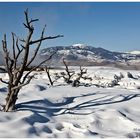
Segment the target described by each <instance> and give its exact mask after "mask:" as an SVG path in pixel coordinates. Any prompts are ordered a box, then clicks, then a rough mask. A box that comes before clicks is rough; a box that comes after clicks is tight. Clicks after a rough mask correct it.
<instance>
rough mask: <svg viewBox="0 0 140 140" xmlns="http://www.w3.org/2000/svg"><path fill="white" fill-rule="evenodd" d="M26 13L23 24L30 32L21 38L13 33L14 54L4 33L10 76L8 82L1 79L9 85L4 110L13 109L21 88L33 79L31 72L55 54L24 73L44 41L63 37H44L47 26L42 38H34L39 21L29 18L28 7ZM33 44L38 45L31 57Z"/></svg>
mask: <svg viewBox="0 0 140 140" xmlns="http://www.w3.org/2000/svg"><path fill="white" fill-rule="evenodd" d="M24 14H25V23H23V24H24V26H25V28H26V29H27V31H28V34H27V37H26V38H25V39H20V38H19V37H17V36H16V35H15V34H14V33H12V54H10V52H9V50H8V45H7V39H6V34H5V35H4V39H3V40H2V47H3V52H4V60H5V65H6V69H7V73H8V76H9V80H8V82H7V81H4V80H2V79H0V81H1V82H3V83H5V84H7V85H8V93H7V97H6V104H5V105H4V106H3V111H4V112H8V111H12V110H13V109H14V108H15V104H16V101H17V99H18V93H19V91H20V89H21V88H22V87H23V86H25V85H27V84H29V83H30V81H31V79H32V78H33V76H31V75H30V74H31V72H32V71H34V70H35V69H36V68H39V67H40V66H41V65H42V64H44V63H45V62H46V61H48V60H50V59H51V58H52V56H53V55H54V53H53V54H51V55H50V56H49V57H48V58H47V59H46V60H44V61H42V62H41V63H39V64H38V65H36V66H33V67H32V68H31V69H30V70H29V71H27V72H26V73H25V74H24V71H25V70H26V69H28V67H29V66H30V65H31V64H32V62H33V61H34V59H35V58H36V56H37V53H38V51H39V49H40V46H41V44H42V41H45V40H48V39H55V38H58V37H62V35H57V36H48V37H44V32H45V27H46V26H45V27H44V28H43V30H42V33H41V36H40V38H39V39H36V40H32V36H33V33H34V26H33V23H34V22H36V21H38V19H29V16H28V9H27V10H26V11H25V12H24ZM33 45H34V46H35V45H36V48H35V50H34V54H33V55H32V57H31V58H29V51H30V47H31V46H33ZM20 57H23V58H22V60H21V61H22V63H21V65H19V64H18V61H19V58H20Z"/></svg>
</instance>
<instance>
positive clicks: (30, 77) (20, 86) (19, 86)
mask: <svg viewBox="0 0 140 140" xmlns="http://www.w3.org/2000/svg"><path fill="white" fill-rule="evenodd" d="M33 77H34V76H29V77H28V80H27V81H26V82H25V83H23V84H19V85H18V86H15V87H13V88H12V89H11V90H15V89H19V88H22V87H23V86H25V85H27V84H29V83H30V81H31V80H32V78H33Z"/></svg>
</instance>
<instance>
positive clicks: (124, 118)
mask: <svg viewBox="0 0 140 140" xmlns="http://www.w3.org/2000/svg"><path fill="white" fill-rule="evenodd" d="M72 69H75V70H76V71H78V68H77V67H72ZM87 69H88V74H89V75H90V76H91V77H92V78H93V79H94V80H93V81H88V80H87V81H81V83H82V82H86V83H88V84H90V85H91V86H80V87H77V88H74V87H72V86H71V85H66V84H65V83H64V82H63V80H62V79H59V81H58V82H57V83H55V85H54V87H50V86H49V85H48V80H47V76H46V74H45V73H44V72H36V76H35V77H36V78H35V79H34V80H33V81H32V82H31V83H30V84H29V85H27V86H25V87H23V88H22V90H21V92H20V95H19V99H18V101H17V110H15V111H14V112H8V113H4V112H1V115H0V137H8V138H11V137H14V138H15V137H16V138H37V137H41V138H95V137H97V138H106V137H107V138H111V137H113V138H136V137H137V138H138V137H140V109H139V106H140V92H139V89H138V88H137V87H138V86H140V79H139V75H140V73H139V71H130V72H131V73H132V74H133V76H134V77H136V78H135V79H130V78H128V77H127V71H124V70H120V69H116V68H108V67H87ZM60 71H62V70H53V71H52V74H53V73H56V72H60ZM120 72H121V73H122V74H123V75H124V76H125V77H124V78H123V79H122V80H121V81H120V82H119V85H118V86H115V87H105V88H102V87H100V88H98V87H96V86H95V85H96V84H97V83H102V84H103V83H107V82H110V81H111V80H112V79H113V76H114V74H117V75H119V73H120ZM0 77H3V78H4V79H7V76H6V74H4V73H1V74H0ZM99 81H100V82H99ZM5 96H6V85H4V84H2V83H0V103H1V104H3V103H4V99H5Z"/></svg>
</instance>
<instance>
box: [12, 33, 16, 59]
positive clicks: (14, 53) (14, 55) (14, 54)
mask: <svg viewBox="0 0 140 140" xmlns="http://www.w3.org/2000/svg"><path fill="white" fill-rule="evenodd" d="M12 39H13V58H14V59H15V58H16V52H15V38H14V33H12Z"/></svg>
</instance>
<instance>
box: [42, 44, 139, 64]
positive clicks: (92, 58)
mask: <svg viewBox="0 0 140 140" xmlns="http://www.w3.org/2000/svg"><path fill="white" fill-rule="evenodd" d="M53 52H56V54H55V55H54V56H53V59H52V62H51V64H54V65H56V64H58V65H60V64H62V60H63V58H65V59H66V61H67V62H69V65H85V66H92V65H116V64H120V63H121V64H122V63H123V64H127V65H129V64H131V65H134V64H135V62H136V63H139V62H140V52H139V53H138V51H137V52H136V51H133V52H127V53H121V52H112V51H109V50H106V49H103V48H96V47H93V46H88V45H84V44H74V45H71V46H56V47H49V48H45V49H42V50H41V51H40V54H39V56H40V58H41V59H45V58H46V57H48V55H50V54H52V53H53ZM134 52H135V53H134Z"/></svg>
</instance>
